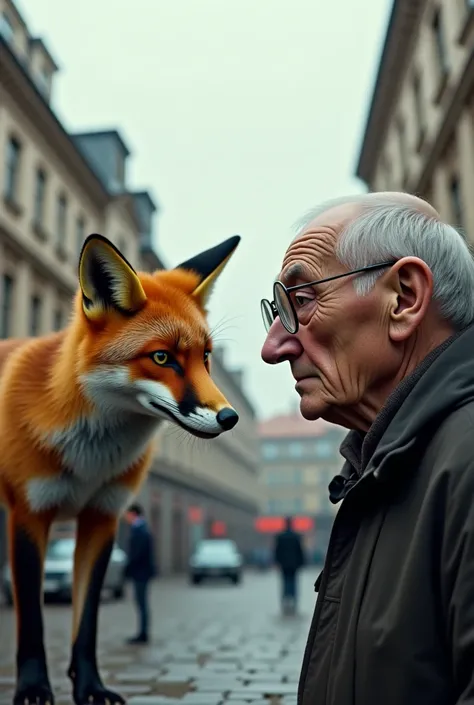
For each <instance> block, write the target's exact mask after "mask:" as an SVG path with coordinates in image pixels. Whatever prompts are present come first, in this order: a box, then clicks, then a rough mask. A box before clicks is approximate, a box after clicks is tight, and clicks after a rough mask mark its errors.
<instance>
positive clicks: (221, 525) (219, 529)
mask: <svg viewBox="0 0 474 705" xmlns="http://www.w3.org/2000/svg"><path fill="white" fill-rule="evenodd" d="M226 531H227V527H226V525H225V522H223V521H213V522H212V526H211V534H212V536H225V534H226Z"/></svg>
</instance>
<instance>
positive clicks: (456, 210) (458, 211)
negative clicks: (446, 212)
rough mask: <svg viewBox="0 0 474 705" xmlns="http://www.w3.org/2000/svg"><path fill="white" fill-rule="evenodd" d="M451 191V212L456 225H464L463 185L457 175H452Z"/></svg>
mask: <svg viewBox="0 0 474 705" xmlns="http://www.w3.org/2000/svg"><path fill="white" fill-rule="evenodd" d="M449 192H450V197H451V212H452V216H453V220H454V225H455V226H456V227H460V228H462V226H463V207H462V197H461V186H460V184H459V179H458V177H457V176H452V177H451V181H450V183H449Z"/></svg>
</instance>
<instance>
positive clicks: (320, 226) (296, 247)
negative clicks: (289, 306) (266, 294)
mask: <svg viewBox="0 0 474 705" xmlns="http://www.w3.org/2000/svg"><path fill="white" fill-rule="evenodd" d="M358 211H359V209H358V207H357V205H356V204H354V203H350V204H344V205H342V206H336V207H334V208H331V209H329V210H327V211H325V212H324V213H320V214H319V215H318V216H316V217H315V218H314V219H313V220H311V221H310V222H309V223H308V224H307V225H306V226H305V227H303V229H302V230H301V231H300V232H299V233H298V234H297V235H296V237H295V238H294V240H293V241H292V243H291V244H290V246H289V247H288V249H287V251H286V253H285V256H284V257H283V263H282V267H281V271H280V273H279V275H278V278H279V279H280V281H282V282H283V283H284V284H285V285H287V286H291V285H292V284H296V283H298V282H300V281H308V280H309V279H317V278H319V277H321V278H322V277H323V276H324V273H325V270H327V268H328V267H329V266H331V265H333V264H334V261H335V259H336V255H335V249H336V245H337V241H338V238H339V235H340V233H341V231H342V230H343V228H344V227H345V225H347V223H348V222H349V221H350V220H351V219H352V218H353V217H354V216H355V215H356V214H357V213H358Z"/></svg>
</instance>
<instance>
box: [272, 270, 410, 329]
mask: <svg viewBox="0 0 474 705" xmlns="http://www.w3.org/2000/svg"><path fill="white" fill-rule="evenodd" d="M395 263H396V260H393V261H391V262H380V263H379V264H369V265H367V266H366V267H361V268H360V269H353V270H351V271H350V272H344V273H343V274H335V275H333V276H332V277H325V278H324V279H316V280H315V281H312V282H307V283H304V284H296V285H295V286H288V287H286V286H285V285H284V284H283V282H281V281H280V280H279V279H278V280H277V281H276V282H274V284H273V297H274V299H273V301H270V300H269V299H261V300H260V311H261V313H262V318H263V319H264V321H263V323H264V325H265V318H264V316H263V310H262V306H263V305H264V304H265V305H266V304H268V305H269V306H270V310H271V312H272V314H273V321H275V320H276V319H277V317H279V318H280V320H281V324H282V326H283V327H284V328H285V330H286V331H288V333H290V334H291V335H295V334H296V333H297V332H298V330H299V327H300V322H299V319H298V315H297V313H296V310H295V306H294V304H293V301H292V300H291V296H290V295H289V294H290V292H292V291H298V289H306V288H307V287H308V286H316V285H317V284H325V283H326V282H332V281H335V280H336V279H342V278H343V277H349V276H350V275H351V274H361V273H362V272H369V271H372V270H375V269H382V268H383V267H393V265H394V264H395ZM276 286H280V287H281V288H282V289H283V292H284V294H285V295H286V298H287V299H288V303H289V304H290V310H291V313H292V314H293V318H294V320H295V330H290V329H289V328H288V327H287V326H285V324H284V323H283V321H282V319H281V316H280V314H279V312H278V308H277V305H276V303H275V298H276V296H275V287H276ZM265 330H266V332H267V333H268V330H269V329H268V330H267V327H266V325H265Z"/></svg>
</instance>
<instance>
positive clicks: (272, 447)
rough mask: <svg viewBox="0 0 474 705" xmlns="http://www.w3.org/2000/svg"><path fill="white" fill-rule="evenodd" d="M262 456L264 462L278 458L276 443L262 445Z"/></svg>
mask: <svg viewBox="0 0 474 705" xmlns="http://www.w3.org/2000/svg"><path fill="white" fill-rule="evenodd" d="M262 455H263V457H264V458H265V460H273V459H274V458H278V446H277V445H276V443H269V442H267V443H264V444H263V446H262Z"/></svg>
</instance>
